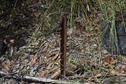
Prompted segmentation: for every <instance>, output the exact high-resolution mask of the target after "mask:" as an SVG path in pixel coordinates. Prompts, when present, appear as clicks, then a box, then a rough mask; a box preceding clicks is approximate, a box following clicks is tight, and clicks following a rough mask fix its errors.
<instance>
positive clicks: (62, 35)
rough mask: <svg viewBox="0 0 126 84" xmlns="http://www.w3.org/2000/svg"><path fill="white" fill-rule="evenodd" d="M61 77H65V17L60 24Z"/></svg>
mask: <svg viewBox="0 0 126 84" xmlns="http://www.w3.org/2000/svg"><path fill="white" fill-rule="evenodd" d="M60 35H61V41H60V44H61V48H60V52H61V62H60V63H61V76H62V77H65V75H66V46H67V16H66V15H64V16H63V18H62V22H61V30H60Z"/></svg>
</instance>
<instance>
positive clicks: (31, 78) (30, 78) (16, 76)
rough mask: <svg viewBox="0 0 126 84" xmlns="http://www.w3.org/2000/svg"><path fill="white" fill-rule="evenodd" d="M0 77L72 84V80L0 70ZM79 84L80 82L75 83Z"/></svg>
mask: <svg viewBox="0 0 126 84" xmlns="http://www.w3.org/2000/svg"><path fill="white" fill-rule="evenodd" d="M0 77H4V78H12V79H16V80H21V81H29V82H39V83H55V84H73V83H72V82H67V81H62V80H52V79H47V78H39V77H31V76H21V75H20V74H8V73H5V72H3V71H0ZM76 84H80V83H76Z"/></svg>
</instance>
